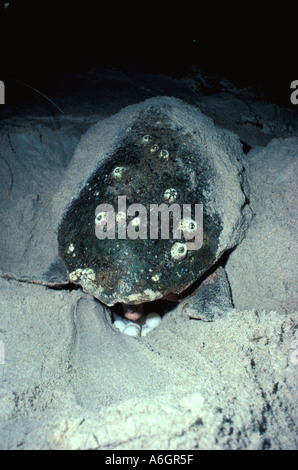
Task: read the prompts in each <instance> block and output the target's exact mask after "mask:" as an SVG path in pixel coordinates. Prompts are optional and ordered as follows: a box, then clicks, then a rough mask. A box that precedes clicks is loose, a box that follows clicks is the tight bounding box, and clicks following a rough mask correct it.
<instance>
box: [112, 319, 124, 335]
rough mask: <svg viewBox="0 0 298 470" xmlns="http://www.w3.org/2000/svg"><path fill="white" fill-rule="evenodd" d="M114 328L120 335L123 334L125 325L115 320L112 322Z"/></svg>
mask: <svg viewBox="0 0 298 470" xmlns="http://www.w3.org/2000/svg"><path fill="white" fill-rule="evenodd" d="M114 326H115V327H116V328H117V330H119V331H120V333H123V332H124V330H125V328H126V323H125V322H124V321H122V320H116V321H115V322H114Z"/></svg>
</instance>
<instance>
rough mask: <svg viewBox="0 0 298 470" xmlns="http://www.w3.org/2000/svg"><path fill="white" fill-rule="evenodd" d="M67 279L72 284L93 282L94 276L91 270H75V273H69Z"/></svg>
mask: <svg viewBox="0 0 298 470" xmlns="http://www.w3.org/2000/svg"><path fill="white" fill-rule="evenodd" d="M69 279H70V280H71V281H72V282H77V281H79V280H82V281H95V279H96V276H95V272H94V271H93V269H77V270H76V271H74V272H72V273H70V275H69Z"/></svg>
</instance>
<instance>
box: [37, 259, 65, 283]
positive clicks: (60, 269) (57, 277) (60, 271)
mask: <svg viewBox="0 0 298 470" xmlns="http://www.w3.org/2000/svg"><path fill="white" fill-rule="evenodd" d="M42 282H43V283H45V284H49V285H60V284H69V282H70V279H69V275H68V271H67V269H66V266H65V264H64V263H63V261H62V259H61V258H60V256H57V257H56V258H55V259H54V261H53V262H52V263H51V264H50V265H49V267H48V268H47V269H46V271H45V272H44V273H43V275H42Z"/></svg>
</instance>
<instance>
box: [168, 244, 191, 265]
mask: <svg viewBox="0 0 298 470" xmlns="http://www.w3.org/2000/svg"><path fill="white" fill-rule="evenodd" d="M187 252H188V249H187V246H186V245H185V243H175V244H174V245H173V246H172V249H171V257H172V258H173V259H174V260H175V261H180V260H182V259H184V258H185V257H186V255H187Z"/></svg>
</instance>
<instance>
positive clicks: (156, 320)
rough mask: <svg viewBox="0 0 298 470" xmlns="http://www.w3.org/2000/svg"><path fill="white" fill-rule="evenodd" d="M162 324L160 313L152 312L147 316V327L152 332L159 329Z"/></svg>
mask: <svg viewBox="0 0 298 470" xmlns="http://www.w3.org/2000/svg"><path fill="white" fill-rule="evenodd" d="M160 322H161V316H160V315H159V314H158V313H155V312H152V313H149V315H147V316H146V326H147V327H148V328H150V329H152V330H154V329H155V328H157V327H158V325H159V324H160Z"/></svg>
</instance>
